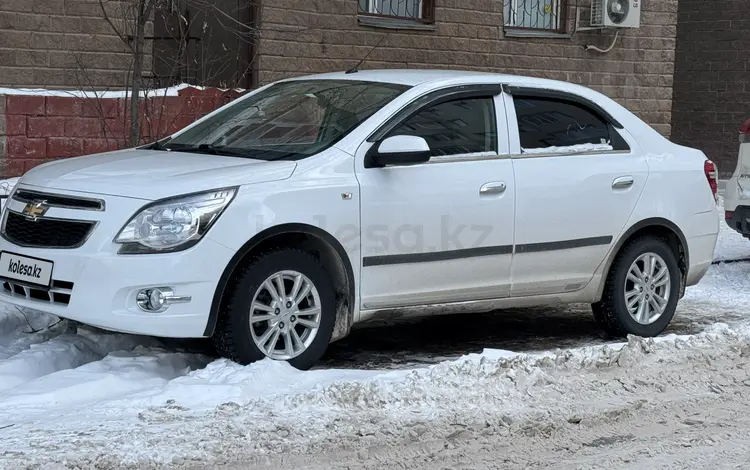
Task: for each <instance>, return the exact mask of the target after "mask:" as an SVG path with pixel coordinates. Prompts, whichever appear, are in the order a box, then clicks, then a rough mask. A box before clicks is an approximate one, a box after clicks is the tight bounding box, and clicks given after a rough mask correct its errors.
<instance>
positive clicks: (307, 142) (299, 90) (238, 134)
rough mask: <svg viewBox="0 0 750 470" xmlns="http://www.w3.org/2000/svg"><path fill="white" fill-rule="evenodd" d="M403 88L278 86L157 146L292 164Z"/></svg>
mask: <svg viewBox="0 0 750 470" xmlns="http://www.w3.org/2000/svg"><path fill="white" fill-rule="evenodd" d="M408 88H409V87H407V86H404V85H394V84H389V83H373V82H363V81H355V80H351V81H349V80H300V81H291V82H283V83H278V84H275V85H272V86H270V87H269V88H267V89H265V90H263V91H261V92H259V93H256V94H255V95H253V96H250V97H249V98H247V99H244V100H241V101H238V102H237V103H236V104H234V105H233V106H230V107H228V108H226V109H224V110H223V111H221V112H219V113H217V114H216V115H214V116H212V117H211V118H209V119H206V120H205V121H203V122H201V123H200V124H198V125H196V126H195V127H193V128H192V129H188V130H186V131H185V132H183V133H181V134H179V135H177V136H175V137H174V138H173V139H171V140H169V141H168V142H166V143H164V144H163V147H164V148H167V149H170V150H175V151H193V152H201V153H215V154H219V155H231V156H239V157H246V158H253V159H261V160H279V159H291V160H297V159H301V158H305V157H309V156H311V155H314V154H316V153H319V152H321V151H323V150H325V149H326V148H328V147H330V146H331V145H333V144H334V143H336V142H337V141H338V140H340V139H341V138H342V137H344V136H345V135H346V134H348V133H349V132H351V131H352V130H354V128H356V127H357V126H359V124H361V123H362V122H364V121H365V120H366V119H367V118H369V117H370V116H372V115H373V114H374V113H375V112H376V111H378V110H379V109H380V108H382V107H383V106H385V105H386V104H387V103H389V102H390V101H392V100H393V99H394V98H396V97H397V96H399V95H400V94H401V93H403V92H404V91H406V90H407V89H408Z"/></svg>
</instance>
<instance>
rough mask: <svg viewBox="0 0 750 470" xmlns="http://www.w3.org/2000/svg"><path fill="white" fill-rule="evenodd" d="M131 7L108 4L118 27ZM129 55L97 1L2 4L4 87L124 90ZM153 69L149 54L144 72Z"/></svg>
mask: <svg viewBox="0 0 750 470" xmlns="http://www.w3.org/2000/svg"><path fill="white" fill-rule="evenodd" d="M126 4H127V3H126V2H119V1H114V0H105V7H106V9H107V11H108V12H109V15H110V16H111V18H112V20H113V22H115V23H116V24H117V25H118V27H121V21H122V18H123V17H124V13H123V6H124V5H126ZM151 30H152V25H151V24H150V23H149V25H148V33H149V34H150V33H151ZM150 47H151V45H150V43H149V44H147V50H150V49H149V48H150ZM127 51H128V49H127V48H126V45H125V44H124V43H123V42H122V41H121V40H120V38H119V37H117V36H116V35H115V33H114V31H113V29H112V27H111V26H110V25H109V24H108V23H107V21H106V20H105V19H104V15H103V13H102V11H101V7H100V5H99V1H98V0H0V86H10V87H26V88H30V87H39V88H72V87H79V88H86V89H88V88H91V87H95V88H105V87H109V86H114V87H119V88H122V87H123V85H124V84H125V83H127V82H126V76H127V71H128V69H129V68H130V58H129V55H128V53H127ZM150 69H151V55H150V54H148V55H147V57H146V64H145V67H144V70H150Z"/></svg>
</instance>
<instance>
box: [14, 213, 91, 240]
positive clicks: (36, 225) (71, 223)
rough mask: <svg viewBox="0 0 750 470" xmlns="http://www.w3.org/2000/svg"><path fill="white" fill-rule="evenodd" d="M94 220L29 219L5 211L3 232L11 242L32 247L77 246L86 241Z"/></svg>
mask: <svg viewBox="0 0 750 470" xmlns="http://www.w3.org/2000/svg"><path fill="white" fill-rule="evenodd" d="M94 225H95V222H84V221H78V220H60V219H45V218H40V219H36V220H29V219H27V218H26V217H24V216H22V215H19V214H16V213H15V212H10V211H8V212H7V219H6V220H5V227H4V231H3V234H4V235H5V238H6V239H7V240H8V241H10V242H11V243H15V244H16V245H19V246H26V247H32V248H77V247H79V246H81V245H83V243H84V242H85V241H86V239H87V238H88V236H89V234H90V233H91V230H93V228H94Z"/></svg>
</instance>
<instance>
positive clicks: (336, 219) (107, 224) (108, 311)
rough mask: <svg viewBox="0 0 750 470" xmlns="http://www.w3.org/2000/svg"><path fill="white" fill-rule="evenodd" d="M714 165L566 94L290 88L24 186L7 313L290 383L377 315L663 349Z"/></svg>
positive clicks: (695, 262)
mask: <svg viewBox="0 0 750 470" xmlns="http://www.w3.org/2000/svg"><path fill="white" fill-rule="evenodd" d="M712 165H713V164H712V163H711V162H710V161H709V160H708V159H707V158H706V156H705V155H704V154H703V153H702V152H700V151H699V150H695V149H691V148H686V147H681V146H678V145H675V144H673V143H671V142H670V141H668V140H667V139H665V138H664V137H662V136H661V135H659V133H657V132H656V131H655V130H653V129H652V128H651V127H649V126H648V125H647V124H645V123H644V122H643V121H641V120H640V119H638V118H637V117H636V116H634V115H633V114H632V113H630V112H629V111H627V110H626V109H625V108H623V107H622V106H620V105H618V104H617V103H615V102H614V101H612V100H611V99H609V98H607V97H605V96H603V95H602V94H600V93H597V92H595V91H593V90H590V89H587V88H583V87H580V86H575V85H572V84H569V83H562V82H558V81H550V80H542V79H535V78H525V77H518V76H509V75H497V74H479V73H467V72H447V71H420V70H403V71H395V70H385V71H359V72H357V71H354V72H353V73H352V72H348V73H333V74H326V75H317V76H309V77H299V78H294V79H290V80H285V81H281V82H277V83H272V84H270V85H267V86H264V87H262V88H259V89H257V90H255V91H254V92H252V93H249V94H247V95H246V96H244V97H242V98H240V99H238V100H236V101H234V102H232V103H230V104H228V105H226V106H224V107H223V108H221V109H219V110H217V111H215V112H213V113H211V114H210V115H208V116H206V117H205V118H203V119H201V120H199V121H197V122H196V123H194V124H192V125H191V126H189V127H187V128H185V129H183V130H181V131H179V132H177V133H176V134H174V135H172V136H170V137H168V138H166V139H163V140H161V141H159V142H156V143H154V144H151V145H149V146H146V147H141V148H137V149H129V150H123V151H116V152H110V153H105V154H101V155H92V156H86V157H80V158H74V159H68V160H63V161H56V162H52V163H48V164H45V165H42V166H40V167H37V168H35V169H33V170H31V171H30V172H28V173H27V174H26V175H24V176H23V178H22V179H21V180H20V182H19V183H18V184H17V185H16V187H15V189H14V191H13V193H12V195H11V196H10V198H9V200H8V203H7V205H6V208H5V211H4V212H3V218H2V228H1V230H0V233H1V234H2V240H0V285H1V286H2V288H0V296H2V297H3V298H4V300H7V301H9V302H11V303H13V304H15V305H17V306H19V307H25V308H30V309H37V310H41V311H45V312H49V313H52V314H55V315H58V316H60V317H63V318H69V319H73V320H78V321H80V322H83V323H88V324H91V325H95V326H98V327H101V328H105V329H109V330H115V331H122V332H130V333H139V334H147V335H155V336H164V337H211V338H213V340H214V342H215V344H216V345H217V347H218V349H219V350H220V351H221V352H222V353H223V354H224V355H226V356H227V357H229V358H231V359H234V360H236V361H239V362H242V363H248V362H252V361H255V360H259V359H262V358H264V357H269V358H272V359H277V360H284V361H289V362H290V363H291V364H292V365H294V366H295V367H298V368H302V369H305V368H309V367H311V366H312V365H313V364H314V363H315V362H316V361H317V360H318V359H319V358H320V357H321V356H322V355H323V353H324V351H325V349H326V347H327V345H328V344H329V343H330V342H331V341H335V340H337V339H340V338H342V337H344V336H346V335H347V334H348V333H349V331H350V329H351V327H352V325H354V324H356V323H359V322H364V321H367V320H370V319H377V318H382V317H383V315H393V314H404V315H406V314H413V313H416V314H423V315H429V314H434V313H439V312H445V311H466V312H468V311H482V310H484V311H487V310H492V309H498V308H508V307H518V306H531V305H551V304H565V303H580V302H585V303H590V304H592V306H593V312H594V316H595V317H596V319H597V321H598V322H599V324H600V325H601V327H602V328H603V329H604V330H605V331H606V332H608V333H610V334H612V335H617V336H622V335H626V334H634V335H640V336H655V335H658V334H660V333H661V332H662V331H663V330H664V329H665V328H666V327H667V325H668V324H669V322H670V320H671V319H672V317H673V315H674V313H675V309H676V306H677V302H678V300H679V299H680V298H681V297H682V295H683V294H684V289H685V287H686V286H690V285H693V284H695V283H697V282H698V281H699V280H700V279H701V278H702V277H703V275H704V274H705V273H706V271H707V269H708V267H709V266H710V264H711V261H712V257H713V252H714V246H715V244H716V239H717V234H718V231H719V216H718V211H717V207H716V201H715V197H716V196H715V187H716V181H715V172H713V171H709V170H710V169H711V168H712ZM712 190H713V191H712Z"/></svg>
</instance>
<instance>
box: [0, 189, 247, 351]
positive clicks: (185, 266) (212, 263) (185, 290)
mask: <svg viewBox="0 0 750 470" xmlns="http://www.w3.org/2000/svg"><path fill="white" fill-rule="evenodd" d="M143 204H144V201H141V200H137V199H126V198H111V197H108V198H107V211H106V212H89V213H86V214H84V213H83V211H75V212H76V214H75V215H76V216H77V217H79V218H80V217H86V218H90V219H91V220H97V222H98V225H97V227H96V229H95V230H94V231H93V233H92V235H91V237H90V238H89V239H88V240H87V241H86V242H85V243H84V244H83V245H82V246H81V247H80V248H75V249H50V248H27V247H21V246H18V245H16V244H14V243H11V242H10V241H8V240H6V239H5V238H0V252H1V251H6V252H9V253H14V254H17V255H21V256H29V257H33V258H38V259H42V260H48V261H52V262H53V263H54V267H53V270H52V280H53V282H52V289H51V295H48V293H47V292H45V291H44V290H43V289H41V288H28V287H27V288H26V289H24V288H23V287H21V286H19V285H18V284H17V283H16V284H15V285H14V284H12V282H13V281H12V280H10V282H8V281H9V280H5V279H2V280H0V300H2V301H5V302H8V303H11V304H13V305H16V306H18V307H22V308H28V309H32V310H38V311H42V312H47V313H51V314H54V315H57V316H59V317H62V318H67V319H71V320H76V321H79V322H81V323H86V324H89V325H93V326H96V327H99V328H103V329H106V330H112V331H120V332H124V333H133V334H142V335H149V336H160V337H174V338H198V337H202V336H203V334H204V331H205V328H206V323H207V321H208V317H209V312H210V309H211V304H212V302H213V297H214V293H215V291H216V286H217V284H218V281H219V279H220V277H221V275H222V273H223V271H224V269H225V267H226V266H227V264H228V263H229V261H230V259H231V258H232V256H233V255H234V251H233V250H231V249H229V248H227V247H225V246H224V245H221V244H219V243H217V242H215V241H213V240H211V239H210V238H207V237H206V238H204V239H203V240H201V241H200V243H198V244H197V245H195V246H194V247H192V248H190V249H188V250H186V251H182V252H177V253H167V254H148V255H118V254H117V250H118V249H119V245H117V244H115V243H113V241H112V240H113V238H114V237H115V235H116V233H117V232H118V231H119V230H120V228H121V227H122V225H123V224H124V222H125V219H127V218H129V217H130V216H131V215H132V214H133V213H134V212H135V211H137V210H138V209H139V208H140V207H141V206H142V205H143ZM59 211H60V212H61V213H60V214H54V215H51V216H57V215H69V216H70V215H72V214H71V213H70V211H66V210H64V209H59ZM62 211H65V212H67V214H64V213H63V212H62ZM50 213H52V209H50ZM154 287H169V288H171V289H172V290H173V291H174V293H175V294H176V295H186V296H190V297H191V300H190V301H189V302H187V303H180V304H174V305H171V306H170V307H169V308H168V309H166V310H165V311H163V312H160V313H149V312H145V311H143V310H141V309H140V308H139V307H138V305H137V303H136V297H137V294H138V292H139V291H141V290H142V289H147V288H154Z"/></svg>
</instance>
